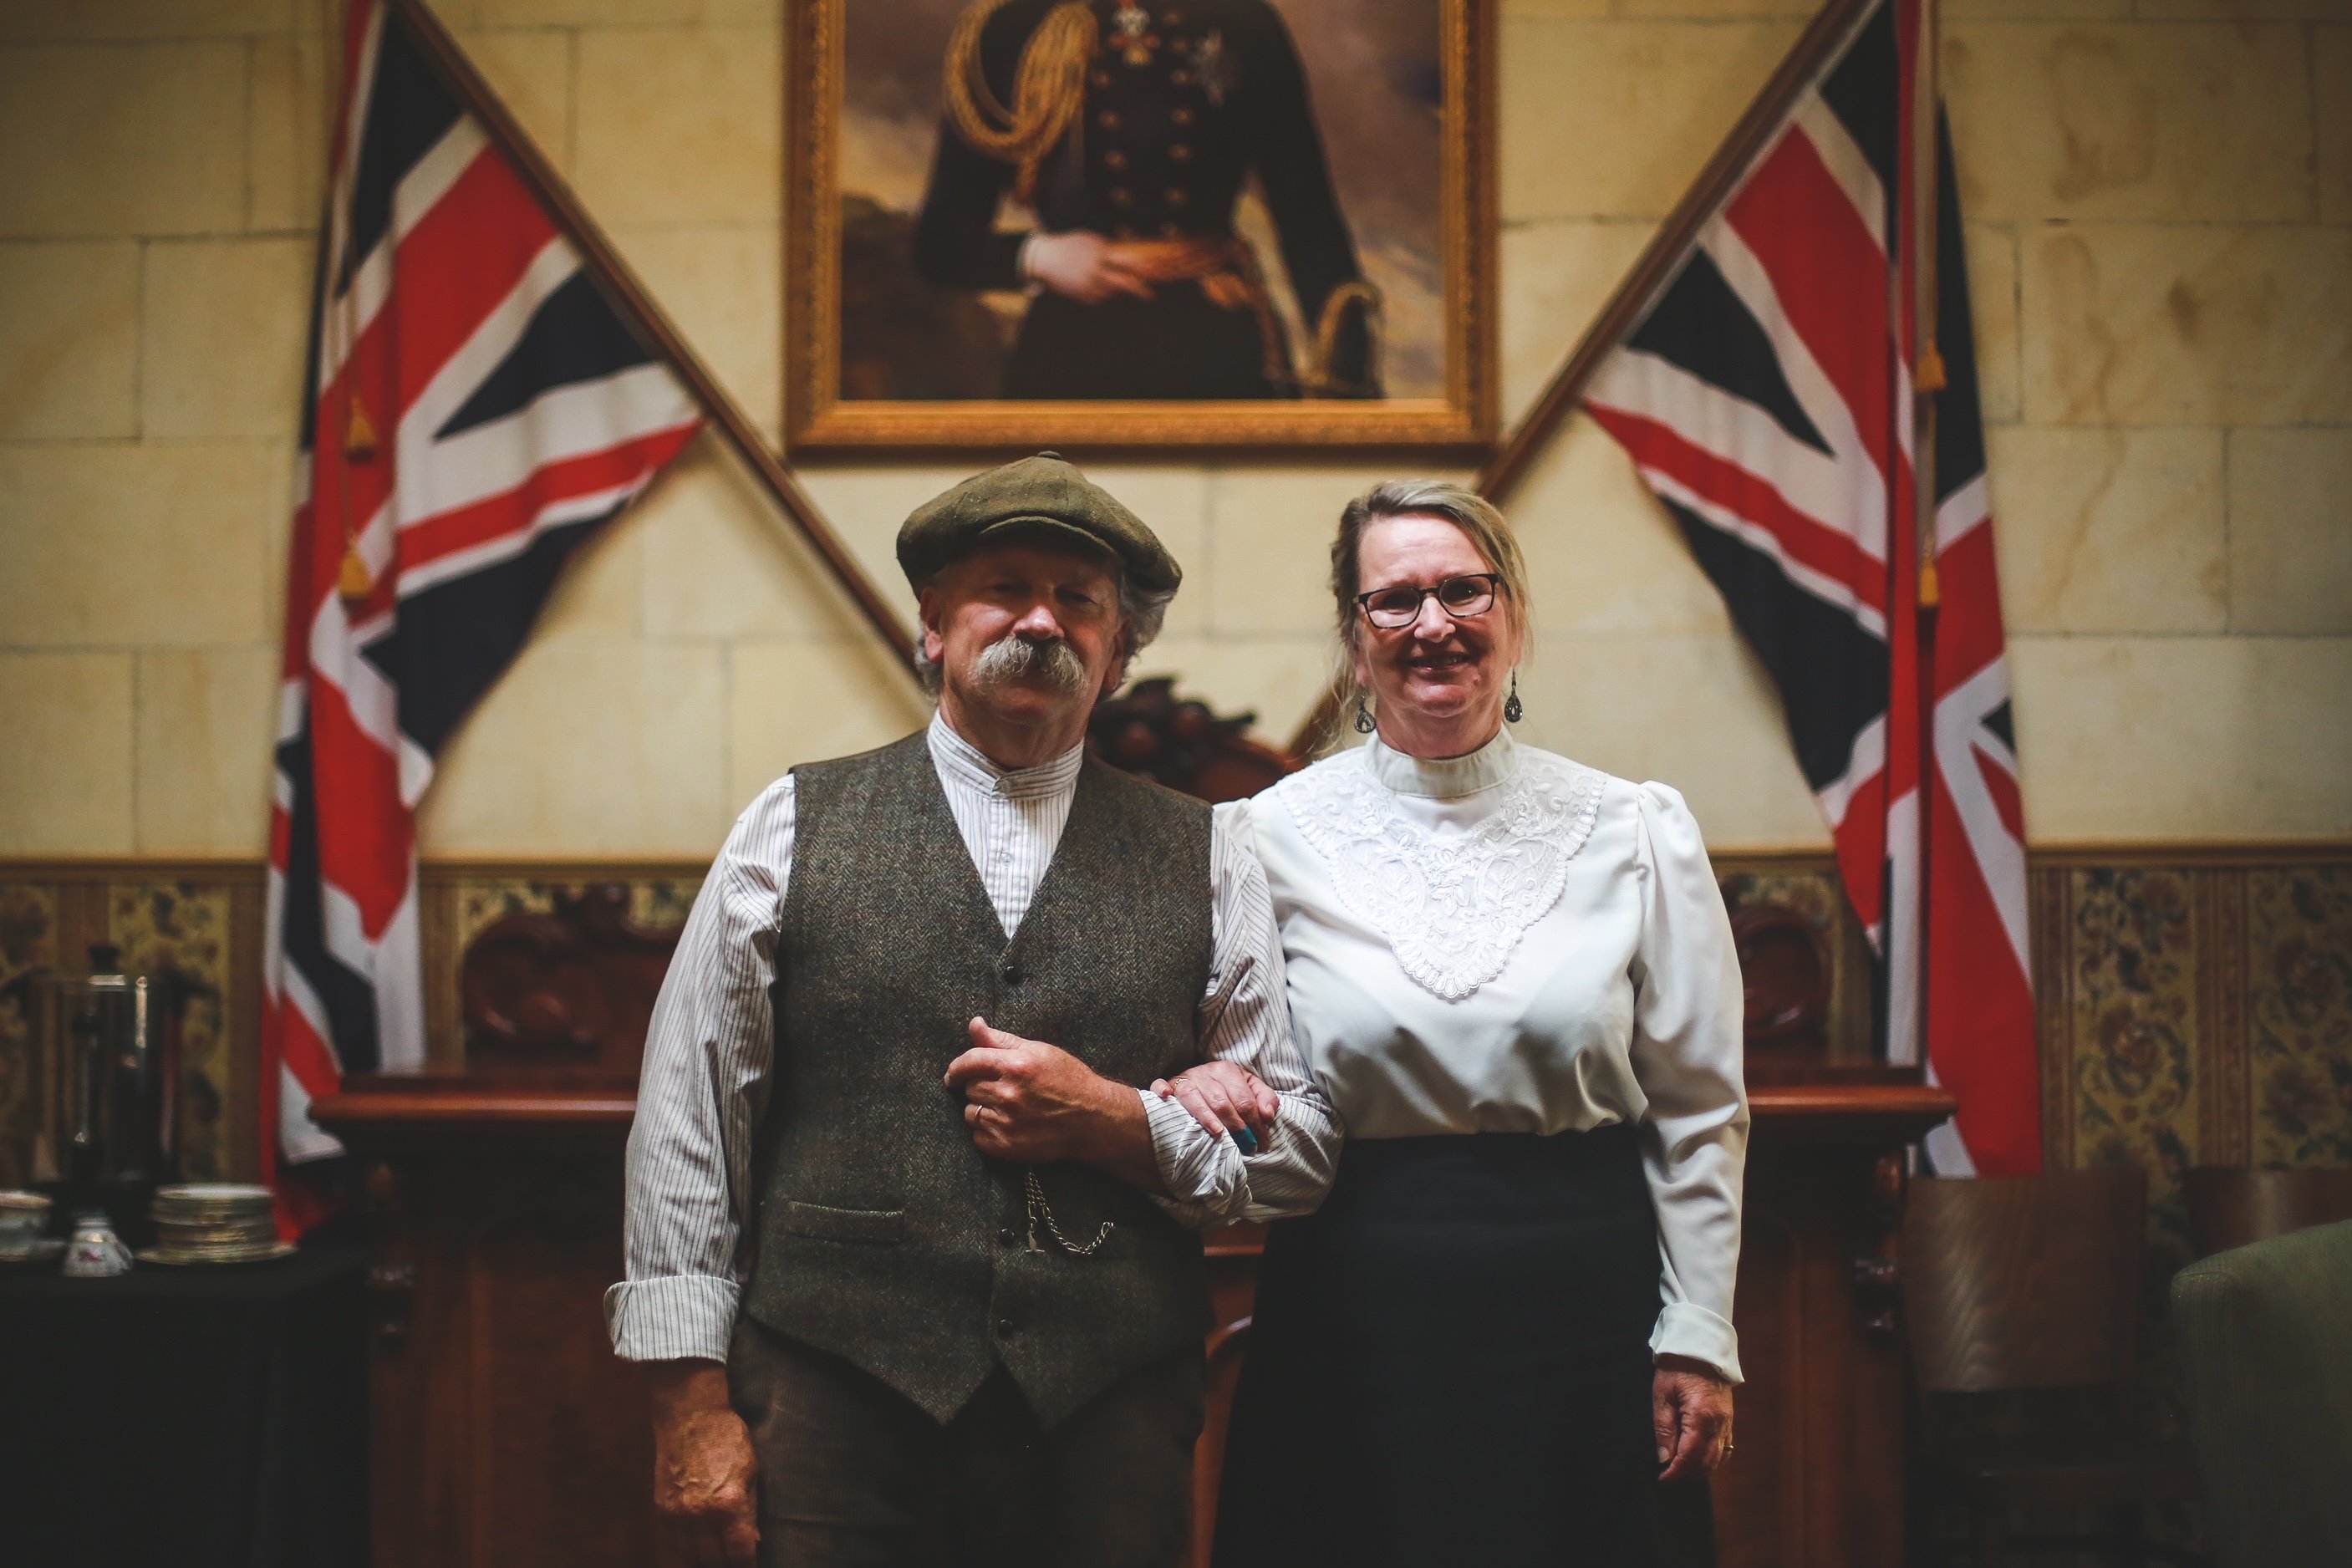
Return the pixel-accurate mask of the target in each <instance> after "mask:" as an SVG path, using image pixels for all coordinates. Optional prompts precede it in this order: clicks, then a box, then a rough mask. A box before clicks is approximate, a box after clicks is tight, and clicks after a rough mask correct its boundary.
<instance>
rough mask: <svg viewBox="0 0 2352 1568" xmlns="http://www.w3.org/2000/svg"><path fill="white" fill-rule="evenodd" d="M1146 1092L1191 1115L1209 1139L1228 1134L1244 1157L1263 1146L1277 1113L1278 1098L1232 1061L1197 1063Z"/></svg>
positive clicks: (1271, 1131) (1159, 1080)
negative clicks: (1239, 1147)
mask: <svg viewBox="0 0 2352 1568" xmlns="http://www.w3.org/2000/svg"><path fill="white" fill-rule="evenodd" d="M1151 1092H1152V1093H1154V1094H1156V1095H1158V1096H1160V1099H1162V1100H1175V1101H1176V1102H1177V1103H1178V1104H1180V1105H1181V1106H1183V1108H1184V1109H1185V1110H1189V1111H1191V1112H1192V1119H1193V1120H1194V1121H1198V1122H1199V1123H1200V1124H1201V1125H1202V1127H1205V1128H1207V1129H1208V1131H1209V1136H1210V1137H1212V1138H1223V1136H1224V1135H1225V1134H1226V1133H1228V1132H1231V1133H1233V1134H1234V1136H1235V1139H1236V1140H1237V1142H1239V1143H1240V1145H1241V1151H1242V1152H1243V1153H1244V1154H1255V1153H1256V1152H1258V1151H1259V1150H1260V1149H1263V1148H1265V1145H1266V1141H1267V1140H1268V1139H1270V1138H1272V1137H1273V1136H1274V1119H1275V1117H1276V1114H1277V1113H1278V1112H1279V1111H1280V1110H1282V1097H1281V1096H1279V1095H1277V1094H1276V1093H1275V1092H1274V1090H1272V1089H1268V1088H1266V1087H1265V1084H1264V1083H1262V1082H1260V1081H1259V1079H1258V1076H1257V1074H1255V1073H1254V1072H1252V1071H1250V1070H1249V1068H1245V1067H1242V1066H1239V1065H1238V1064H1236V1063H1234V1062H1225V1061H1215V1062H1202V1064H1201V1065H1200V1066H1199V1067H1196V1068H1186V1069H1185V1070H1184V1071H1182V1072H1180V1073H1178V1074H1177V1075H1176V1077H1175V1078H1174V1079H1172V1080H1171V1079H1164V1078H1163V1079H1154V1080H1153V1081H1152V1085H1151Z"/></svg>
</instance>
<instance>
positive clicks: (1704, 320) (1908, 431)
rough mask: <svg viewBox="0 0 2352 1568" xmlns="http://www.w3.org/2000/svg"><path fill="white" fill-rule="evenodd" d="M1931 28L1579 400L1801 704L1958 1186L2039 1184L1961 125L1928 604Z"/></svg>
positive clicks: (1833, 75)
mask: <svg viewBox="0 0 2352 1568" xmlns="http://www.w3.org/2000/svg"><path fill="white" fill-rule="evenodd" d="M1917 21H1918V11H1917V8H1916V0H1885V3H1883V4H1881V5H1878V6H1877V7H1876V8H1875V9H1874V11H1873V12H1872V13H1871V14H1870V15H1869V16H1868V17H1867V19H1866V20H1865V21H1864V22H1863V23H1862V24H1861V25H1860V26H1859V27H1858V29H1857V30H1856V31H1855V32H1854V33H1853V36H1852V37H1851V40H1850V41H1849V42H1848V43H1847V45H1846V47H1845V48H1844V50H1843V54H1842V56H1840V57H1839V58H1837V59H1836V60H1835V61H1834V63H1833V64H1832V67H1831V68H1829V69H1828V70H1827V71H1826V72H1825V73H1824V74H1823V75H1822V77H1821V78H1820V79H1818V80H1816V81H1815V82H1814V83H1813V84H1812V85H1811V87H1809V88H1808V89H1806V90H1805V91H1804V93H1803V94H1802V95H1801V97H1800V98H1799V100H1797V103H1796V106H1795V108H1794V109H1793V110H1792V111H1791V113H1790V117H1789V119H1788V121H1787V122H1786V123H1785V124H1784V125H1783V126H1782V127H1781V128H1780V131H1779V132H1778V133H1777V135H1776V137H1775V139H1774V140H1773V141H1772V142H1770V143H1769V146H1768V148H1767V150H1766V152H1765V153H1764V154H1763V156H1762V157H1761V158H1760V159H1759V161H1758V163H1756V164H1755V166H1754V167H1753V168H1752V169H1751V170H1750V171H1749V172H1748V174H1747V175H1746V176H1745V178H1744V179H1743V180H1742V182H1741V183H1740V184H1738V187H1737V188H1736V189H1735V191H1734V193H1733V194H1732V195H1731V197H1730V198H1729V200H1728V201H1727V203H1726V204H1725V205H1724V206H1723V207H1722V208H1721V209H1720V210H1719V211H1717V213H1716V214H1715V215H1714V216H1712V218H1711V219H1710V220H1709V221H1708V222H1707V223H1706V226H1705V227H1704V228H1703V229H1702V230H1701V231H1700V234H1699V237H1698V239H1697V242H1696V247H1694V249H1693V250H1692V252H1691V254H1690V256H1689V258H1688V259H1687V260H1686V261H1685V262H1684V263H1683V265H1682V267H1681V268H1680V270H1679V271H1678V272H1677V273H1676V274H1675V276H1674V278H1673V279H1672V281H1671V282H1670V283H1669V284H1668V286H1667V287H1666V288H1665V289H1664V291H1663V293H1662V294H1661V295H1660V297H1659V298H1658V300H1657V301H1656V302H1655V304H1654V306H1653V307H1652V308H1651V309H1650V310H1649V312H1648V313H1647V315H1646V316H1645V317H1644V319H1643V321H1642V322H1641V323H1640V325H1639V326H1637V327H1636V328H1635V330H1634V331H1633V332H1632V333H1631V334H1630V335H1629V336H1628V337H1627V338H1626V340H1625V341H1624V342H1623V343H1622V345H1621V346H1620V347H1619V349H1618V350H1617V351H1616V352H1615V353H1612V355H1611V356H1610V357H1609V358H1608V359H1607V360H1606V361H1605V362H1604V363H1603V364H1602V366H1601V370H1600V371H1599V373H1598V374H1596V375H1595V377H1594V379H1593V381H1592V382H1591V385H1590V388H1589V390H1588V391H1587V393H1586V398H1585V403H1586V407H1587V408H1588V409H1589V410H1590V412H1591V414H1592V416H1593V417H1594V418H1595V419H1597V420H1598V421H1599V422H1600V423H1601V425H1602V426H1604V427H1606V428H1607V429H1608V430H1609V431H1610V433H1611V434H1612V435H1613V436H1615V437H1616V438H1617V439H1618V440H1619V441H1620V442H1621V443H1622V444H1623V445H1624V447H1625V448H1626V449H1627V450H1628V451H1629V452H1631V453H1632V455H1633V461H1634V464H1635V467H1636V468H1638V469H1639V470H1640V472H1641V474H1642V477H1643V479H1644V480H1645V481H1647V483H1648V484H1649V486H1650V488H1651V489H1652V490H1654V492H1655V493H1656V494H1657V497H1658V499H1659V500H1661V501H1663V502H1664V504H1665V507H1666V509H1667V510H1669V511H1670V512H1671V513H1673V515H1674V517H1675V520H1676V521H1677V522H1679V523H1680V525H1681V528H1682V531H1683V534H1684V537H1685V539H1686V540H1687V541H1688V542H1689V544H1690V548H1691V550H1692V552H1693V553H1694V554H1696V557H1697V559H1698V562H1699V564H1700V566H1701V567H1702V568H1703V569H1704V570H1705V571H1706V574H1707V575H1708V576H1709V577H1710V578H1711V579H1713V580H1714V582H1715V584H1716V586H1717V588H1718V589H1719V590H1720V591H1721V593H1722V595H1723V597H1724V600H1725V603H1726V604H1727V605H1728V607H1729V608H1730V611H1731V614H1732V618H1733V619H1734V621H1736V622H1737V623H1738V626H1739V629H1740V631H1741V633H1742V635H1743V636H1744V637H1746V639H1747V641H1748V645H1749V646H1750V647H1752V648H1753V649H1754V650H1755V652H1756V654H1757V656H1758V658H1759V659H1760V660H1761V661H1762V662H1763V664H1764V666H1765V668H1767V669H1768V670H1769V672H1770V674H1771V676H1772V679H1773V680H1774V682H1775V683H1776V684H1777V685H1778V686H1779V688H1780V697H1781V701H1782V705H1783V707H1784V709H1785V710H1786V713H1787V718H1788V724H1789V731H1790V738H1791V739H1792V740H1793V742H1795V747H1796V752H1797V759H1798V762H1799V763H1800V765H1801V767H1802V768H1803V770H1804V773H1805V777H1806V779H1807V781H1808V782H1809V783H1810V784H1811V786H1812V789H1813V793H1814V795H1815V797H1816V798H1817V799H1818V800H1819V801H1820V803H1821V808H1822V815H1823V816H1826V817H1827V818H1828V820H1829V825H1830V829H1831V832H1832V837H1834V839H1835V842H1836V846H1837V859H1838V865H1839V869H1840V874H1841V877H1842V879H1843V882H1844V885H1845V889H1846V894H1847V897H1848V898H1849V899H1850V900H1852V902H1853V908H1854V910H1855V911H1856V913H1857V914H1858V915H1859V916H1860V917H1861V920H1862V923H1863V925H1864V929H1865V930H1866V931H1868V932H1869V933H1870V938H1871V941H1872V942H1873V943H1874V946H1875V947H1876V948H1877V950H1878V952H1879V953H1880V955H1881V957H1882V959H1883V962H1884V969H1885V1025H1886V1039H1885V1049H1886V1054H1887V1056H1888V1057H1889V1058H1890V1059H1891V1060H1894V1061H1895V1062H1898V1063H1904V1064H1910V1063H1916V1062H1919V1061H1921V1060H1922V1059H1923V1055H1922V1047H1923V1046H1924V1059H1925V1061H1926V1063H1927V1071H1928V1073H1929V1076H1930V1077H1931V1079H1936V1080H1938V1081H1941V1082H1942V1083H1943V1084H1945V1085H1946V1086H1947V1087H1948V1088H1949V1089H1951V1091H1952V1093H1953V1096H1954V1098H1955V1099H1956V1100H1958V1104H1959V1113H1958V1118H1957V1121H1958V1128H1957V1131H1955V1130H1953V1129H1950V1128H1946V1129H1942V1130H1939V1131H1938V1133H1937V1135H1936V1136H1935V1137H1933V1138H1931V1139H1930V1140H1929V1143H1928V1149H1929V1153H1930V1155H1931V1157H1932V1158H1933V1159H1934V1160H1935V1163H1936V1164H1937V1168H1938V1169H1939V1170H1942V1171H1945V1172H1947V1173H1962V1172H1967V1171H1980V1172H1982V1173H1986V1174H1989V1175H1990V1174H2018V1173H2031V1172H2034V1171H2038V1170H2040V1169H2041V1164H2042V1131H2041V1092H2040V1087H2039V1085H2040V1075H2039V1071H2038V1068H2037V1065H2036V1058H2035V1038H2034V1026H2033V994H2032V978H2031V970H2030V968H2029V961H2028V953H2029V951H2030V950H2029V948H2028V946H2027V942H2026V925H2025V910H2026V888H2025V848H2024V828H2023V816H2022V810H2021V804H2020V796H2019V788H2018V763H2017V750H2016V744H2015V742H2014V740H2013V738H2012V733H2011V724H2010V693H2009V668H2008V663H2007V660H2006V658H2005V655H2004V652H2003V637H2002V632H2001V620H2000V597H1999V593H1998V584H1997V583H1996V581H1995V578H1994V574H1993V540H1992V530H1991V528H1990V526H1989V515H1988V511H1987V499H1986V487H1985V455H1984V433H1983V426H1982V421H1981V416H1980V412H1979V407H1978V403H1977V379H1976V363H1975V352H1974V346H1973V337H1972V331H1971V328H1970V324H1969V301H1968V279H1967V276H1966V272H1965V268H1964V264H1963V260H1962V254H1961V235H1960V221H1959V205H1958V195H1957V194H1956V191H1955V187H1954V184H1953V180H1952V175H1951V154H1950V139H1949V135H1948V132H1947V131H1946V130H1945V129H1944V128H1943V126H1942V123H1941V119H1940V114H1939V116H1938V121H1937V127H1938V128H1937V142H1938V145H1937V156H1938V159H1939V161H1940V163H1941V165H1942V176H1941V178H1939V179H1938V180H1937V182H1936V184H1937V190H1938V191H1939V192H1940V198H1939V200H1938V204H1937V206H1938V217H1937V233H1938V236H1939V243H1938V245H1937V272H1936V282H1937V295H1938V302H1937V322H1936V331H1935V335H1934V342H1936V344H1937V346H1938V347H1939V349H1940V352H1941V355H1942V359H1943V363H1944V365H1945V367H1946V374H1947V384H1946V385H1945V388H1944V390H1943V394H1942V396H1941V399H1940V402H1939V404H1938V416H1937V432H1936V443H1935V465H1934V472H1933V478H1934V484H1935V491H1936V500H1935V517H1934V528H1933V531H1932V534H1933V540H1934V546H1933V554H1932V557H1931V558H1930V559H1931V561H1932V572H1931V573H1930V574H1928V580H1929V581H1932V582H1934V583H1936V584H1938V585H1939V587H1940V598H1941V605H1940V608H1935V607H1933V606H1927V605H1922V603H1921V587H1922V581H1923V576H1922V572H1921V560H1920V553H1921V552H1920V547H1919V530H1918V526H1917V525H1918V519H1917V516H1916V511H1917V503H1916V499H1915V498H1916V490H1917V479H1916V475H1915V473H1914V469H1913V461H1914V458H1913V452H1912V427H1913V426H1912V420H1913V408H1914V405H1913V388H1912V384H1911V373H1910V366H1911V365H1912V364H1913V363H1915V360H1916V354H1917V353H1918V349H1919V346H1920V345H1919V344H1918V342H1916V337H1915V323H1914V322H1913V321H1911V320H1910V316H1911V311H1910V310H1908V309H1906V306H1905V304H1904V302H1905V301H1906V300H1911V299H1913V298H1915V297H1916V296H1915V290H1914V287H1913V280H1912V267H1913V265H1914V262H1913V257H1912V255H1911V251H1912V250H1913V249H1914V248H1915V247H1913V246H1911V245H1909V244H1908V243H1906V237H1908V236H1909V235H1910V234H1911V233H1912V232H1913V228H1912V207H1911V204H1912V201H1913V199H1914V195H1915V193H1914V191H1913V188H1912V187H1913V185H1914V184H1916V182H1914V181H1911V180H1909V179H1906V177H1905V172H1906V171H1907V170H1909V169H1911V168H1913V167H1914V166H1915V165H1914V162H1913V158H1912V146H1911V134H1910V130H1909V128H1910V127H1911V126H1912V125H1914V124H1915V123H1916V120H1915V118H1914V115H1913V113H1912V104H1913V97H1912V94H1913V91H1914V85H1915V80H1916V74H1917V72H1916V63H1917V61H1918V59H1919V58H1920V54H1919V50H1918V48H1917V46H1916V27H1917ZM1939 107H1940V106H1939ZM1931 759H1932V760H1931ZM1923 773H1924V774H1925V775H1926V777H1925V781H1924V790H1923V778H1922V775H1923ZM1923 795H1924V797H1925V799H1926V801H1927V806H1926V811H1927V817H1926V821H1925V824H1924V825H1923V823H1922V821H1921V816H1920V813H1921V809H1922V806H1921V802H1922V798H1923ZM1923 826H1924V832H1923ZM1923 987H1924V1000H1925V1006H1924V1008H1923V1007H1922V988H1923ZM1923 1020H1924V1029H1925V1035H1926V1038H1925V1040H1924V1041H1923V1040H1922V1039H1921V1037H1920V1034H1921V1028H1922V1024H1923Z"/></svg>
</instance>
